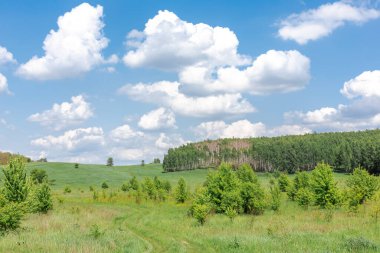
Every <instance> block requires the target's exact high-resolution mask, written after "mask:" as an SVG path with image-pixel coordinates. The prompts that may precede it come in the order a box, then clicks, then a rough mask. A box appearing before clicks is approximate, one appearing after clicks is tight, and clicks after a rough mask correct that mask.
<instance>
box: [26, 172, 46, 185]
mask: <svg viewBox="0 0 380 253" xmlns="http://www.w3.org/2000/svg"><path fill="white" fill-rule="evenodd" d="M30 178H31V180H32V182H33V183H35V184H42V183H47V182H48V175H47V174H46V171H45V170H42V169H33V170H32V171H31V172H30Z"/></svg>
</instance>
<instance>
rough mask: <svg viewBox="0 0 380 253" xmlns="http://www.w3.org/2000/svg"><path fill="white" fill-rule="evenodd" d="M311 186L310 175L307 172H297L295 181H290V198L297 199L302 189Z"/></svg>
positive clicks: (288, 191) (288, 189)
mask: <svg viewBox="0 0 380 253" xmlns="http://www.w3.org/2000/svg"><path fill="white" fill-rule="evenodd" d="M309 187H310V176H309V174H308V173H307V172H305V171H303V172H297V173H296V175H295V177H294V180H293V182H289V185H288V187H287V190H286V192H287V194H288V197H289V199H290V200H296V195H297V193H298V191H299V190H300V189H304V188H309Z"/></svg>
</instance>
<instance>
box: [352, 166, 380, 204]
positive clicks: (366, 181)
mask: <svg viewBox="0 0 380 253" xmlns="http://www.w3.org/2000/svg"><path fill="white" fill-rule="evenodd" d="M347 186H348V199H349V206H350V207H351V208H356V207H357V206H358V205H359V204H363V203H364V202H365V201H366V200H369V199H371V198H372V197H373V195H374V194H375V192H376V191H377V190H378V189H379V180H378V178H376V177H375V176H371V175H370V174H369V173H368V172H367V171H366V170H364V169H363V168H360V167H359V168H356V169H354V172H353V174H352V176H351V177H350V178H349V179H348V181H347Z"/></svg>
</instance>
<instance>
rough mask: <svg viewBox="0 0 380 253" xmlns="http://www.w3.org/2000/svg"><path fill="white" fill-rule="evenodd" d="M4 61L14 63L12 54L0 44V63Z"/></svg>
mask: <svg viewBox="0 0 380 253" xmlns="http://www.w3.org/2000/svg"><path fill="white" fill-rule="evenodd" d="M5 63H16V60H15V59H14V58H13V54H12V53H11V52H9V51H8V50H7V49H6V48H5V47H2V46H0V65H2V64H5Z"/></svg>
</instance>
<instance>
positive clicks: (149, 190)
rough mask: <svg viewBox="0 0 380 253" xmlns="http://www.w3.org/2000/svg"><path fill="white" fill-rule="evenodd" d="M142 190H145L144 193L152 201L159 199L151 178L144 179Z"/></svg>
mask: <svg viewBox="0 0 380 253" xmlns="http://www.w3.org/2000/svg"><path fill="white" fill-rule="evenodd" d="M142 188H143V192H145V193H146V194H147V195H148V197H149V198H150V199H156V198H157V189H156V187H155V185H154V181H153V180H152V179H151V178H149V177H146V178H144V182H143V184H142Z"/></svg>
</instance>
